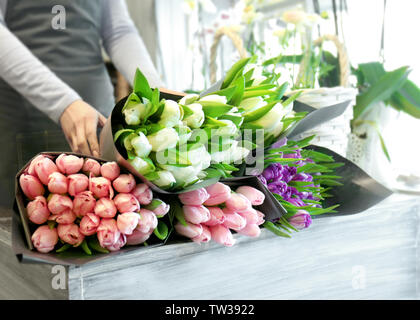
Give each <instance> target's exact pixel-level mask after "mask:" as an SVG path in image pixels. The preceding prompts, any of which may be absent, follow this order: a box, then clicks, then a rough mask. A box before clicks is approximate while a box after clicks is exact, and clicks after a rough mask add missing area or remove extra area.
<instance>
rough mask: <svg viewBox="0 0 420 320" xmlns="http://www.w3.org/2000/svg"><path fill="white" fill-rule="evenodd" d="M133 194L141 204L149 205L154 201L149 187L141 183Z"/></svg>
mask: <svg viewBox="0 0 420 320" xmlns="http://www.w3.org/2000/svg"><path fill="white" fill-rule="evenodd" d="M131 193H132V194H133V195H134V196H135V197H136V198H137V200H138V201H139V203H140V204H142V205H148V204H150V203H151V202H152V200H153V192H152V190H151V189H150V188H149V186H148V185H147V184H145V183H139V184H138V185H136V186H135V188H134V189H133V190H132V191H131Z"/></svg>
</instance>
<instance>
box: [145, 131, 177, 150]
mask: <svg viewBox="0 0 420 320" xmlns="http://www.w3.org/2000/svg"><path fill="white" fill-rule="evenodd" d="M147 140H149V143H150V144H151V146H152V151H154V152H158V151H162V150H165V149H170V148H174V147H175V146H176V145H177V143H178V141H179V137H178V134H177V132H176V131H175V129H174V128H163V129H162V130H159V131H158V132H155V133H153V134H151V135H148V136H147Z"/></svg>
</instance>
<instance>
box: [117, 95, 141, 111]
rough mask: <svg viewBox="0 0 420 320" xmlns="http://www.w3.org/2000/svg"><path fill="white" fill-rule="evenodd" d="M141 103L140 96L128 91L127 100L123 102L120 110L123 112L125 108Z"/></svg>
mask: <svg viewBox="0 0 420 320" xmlns="http://www.w3.org/2000/svg"><path fill="white" fill-rule="evenodd" d="M139 103H142V101H141V100H140V98H139V97H138V95H136V94H135V93H134V92H132V93H130V95H129V96H128V98H127V100H126V101H125V103H124V106H123V108H122V109H121V112H123V111H124V110H125V109H126V108H128V107H130V106H133V105H136V104H139Z"/></svg>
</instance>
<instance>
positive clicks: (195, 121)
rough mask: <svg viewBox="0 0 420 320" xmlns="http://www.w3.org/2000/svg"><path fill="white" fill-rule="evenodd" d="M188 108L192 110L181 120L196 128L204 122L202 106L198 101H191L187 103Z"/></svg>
mask: <svg viewBox="0 0 420 320" xmlns="http://www.w3.org/2000/svg"><path fill="white" fill-rule="evenodd" d="M188 108H190V109H191V111H192V112H194V113H193V114H192V115H190V116H188V117H185V118H184V120H183V122H184V123H185V124H186V125H187V126H189V127H190V128H192V129H198V128H200V127H201V125H202V124H203V122H204V118H205V117H204V112H203V107H202V106H201V104H199V103H192V104H190V105H188Z"/></svg>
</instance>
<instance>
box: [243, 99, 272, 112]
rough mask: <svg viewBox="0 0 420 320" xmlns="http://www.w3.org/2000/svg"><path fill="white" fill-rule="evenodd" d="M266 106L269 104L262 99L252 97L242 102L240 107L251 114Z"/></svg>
mask: <svg viewBox="0 0 420 320" xmlns="http://www.w3.org/2000/svg"><path fill="white" fill-rule="evenodd" d="M266 104H267V102H265V101H264V99H263V98H262V97H252V98H248V99H245V100H242V102H241V104H240V105H239V107H241V108H244V110H245V112H250V111H252V110H255V109H258V108H261V107H264V106H265V105H266Z"/></svg>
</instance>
